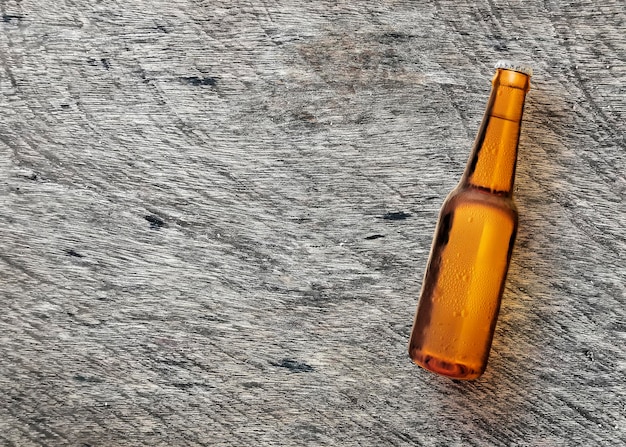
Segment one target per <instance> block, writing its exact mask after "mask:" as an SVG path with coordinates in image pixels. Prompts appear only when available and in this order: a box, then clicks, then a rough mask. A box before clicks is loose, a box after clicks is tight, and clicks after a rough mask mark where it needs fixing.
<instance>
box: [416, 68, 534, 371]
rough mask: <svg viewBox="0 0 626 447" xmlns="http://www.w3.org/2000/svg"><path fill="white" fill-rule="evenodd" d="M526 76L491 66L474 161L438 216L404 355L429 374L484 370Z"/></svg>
mask: <svg viewBox="0 0 626 447" xmlns="http://www.w3.org/2000/svg"><path fill="white" fill-rule="evenodd" d="M530 75H531V72H530V69H526V68H523V67H519V66H516V65H514V64H510V63H506V62H502V63H498V64H497V65H496V74H495V76H494V77H493V80H492V91H491V96H490V98H489V102H488V104H487V110H486V112H485V116H484V118H483V121H482V124H481V126H480V130H479V132H478V136H477V137H476V141H475V143H474V148H473V150H472V154H471V156H470V158H469V161H468V163H467V168H466V169H465V173H464V174H463V177H462V178H461V181H460V182H459V184H458V186H457V187H456V188H455V189H454V190H453V191H452V192H451V193H450V194H449V195H448V197H447V198H446V200H445V202H444V204H443V207H442V209H441V212H440V215H439V222H438V224H437V228H436V230H435V237H434V240H433V245H432V248H431V252H430V258H429V261H428V266H427V268H426V274H425V276H424V282H423V284H422V291H421V296H420V299H419V303H418V306H417V313H416V315H415V322H414V324H413V330H412V332H411V338H410V341H409V355H410V356H411V358H412V359H413V361H414V362H415V363H417V364H418V365H420V366H421V367H423V368H425V369H428V370H430V371H432V372H435V373H438V374H441V375H444V376H448V377H452V378H455V379H468V380H469V379H475V378H477V377H479V376H480V375H481V374H482V373H483V372H484V371H485V368H486V366H487V359H488V357H489V350H490V348H491V341H492V338H493V332H494V329H495V325H496V320H497V317H498V312H499V310H500V300H501V297H502V292H503V290H504V280H505V278H506V274H507V270H508V268H509V261H510V258H511V251H512V248H513V242H514V240H515V235H516V232H517V209H516V207H515V204H514V203H513V198H512V192H513V179H514V177H515V165H516V160H517V145H518V140H519V134H520V128H521V121H522V113H523V109H524V99H525V97H526V93H527V92H528V89H529V87H530Z"/></svg>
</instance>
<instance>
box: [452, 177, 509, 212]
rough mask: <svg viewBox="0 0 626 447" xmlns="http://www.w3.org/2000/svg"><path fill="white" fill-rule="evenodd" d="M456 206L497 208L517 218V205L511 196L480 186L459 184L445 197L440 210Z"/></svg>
mask: <svg viewBox="0 0 626 447" xmlns="http://www.w3.org/2000/svg"><path fill="white" fill-rule="evenodd" d="M458 206H472V207H485V208H492V209H498V210H500V211H503V212H505V213H507V214H509V215H511V216H512V217H514V218H515V219H517V206H516V205H515V202H514V201H513V198H512V197H511V196H506V195H499V194H493V193H491V192H489V191H485V190H483V189H480V188H474V187H471V186H464V185H459V186H457V187H456V188H455V189H453V190H452V191H451V192H450V193H449V194H448V196H447V197H446V199H445V201H444V203H443V206H442V212H444V211H445V210H447V211H450V210H451V209H452V208H456V207H458Z"/></svg>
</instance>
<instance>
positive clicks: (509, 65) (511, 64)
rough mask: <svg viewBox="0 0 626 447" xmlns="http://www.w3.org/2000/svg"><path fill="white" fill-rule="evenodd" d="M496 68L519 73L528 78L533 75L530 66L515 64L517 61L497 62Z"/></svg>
mask: <svg viewBox="0 0 626 447" xmlns="http://www.w3.org/2000/svg"><path fill="white" fill-rule="evenodd" d="M494 68H496V69H498V68H501V69H503V70H512V71H517V72H518V73H523V74H525V75H528V76H532V75H533V69H532V68H531V67H530V66H529V65H524V64H520V63H519V62H515V61H509V60H500V61H498V62H496V65H495V67H494Z"/></svg>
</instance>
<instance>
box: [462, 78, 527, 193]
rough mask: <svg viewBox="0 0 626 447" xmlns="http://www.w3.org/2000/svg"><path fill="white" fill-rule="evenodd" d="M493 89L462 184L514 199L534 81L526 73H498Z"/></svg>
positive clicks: (493, 82)
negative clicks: (526, 104)
mask: <svg viewBox="0 0 626 447" xmlns="http://www.w3.org/2000/svg"><path fill="white" fill-rule="evenodd" d="M492 85H493V87H492V90H491V96H490V97H489V103H488V104H487V110H486V112H485V116H484V118H483V121H482V124H481V126H480V130H479V131H478V136H477V137H476V141H475V143H474V148H473V149H472V155H471V156H470V158H469V160H468V163H467V168H466V169H465V173H464V175H463V179H462V180H461V184H462V185H463V186H466V187H473V188H478V189H481V190H483V191H486V192H490V193H493V194H498V195H504V196H511V195H512V193H513V181H514V178H515V165H516V162H517V145H518V142H519V134H520V129H521V122H522V113H523V111H524V99H525V97H526V93H527V92H528V89H529V88H530V78H529V76H528V75H526V74H524V73H519V72H516V71H512V70H505V69H498V70H497V72H496V74H495V76H494V77H493V80H492Z"/></svg>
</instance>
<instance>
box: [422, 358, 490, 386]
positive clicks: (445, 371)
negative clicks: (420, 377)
mask: <svg viewBox="0 0 626 447" xmlns="http://www.w3.org/2000/svg"><path fill="white" fill-rule="evenodd" d="M411 359H412V360H413V362H414V363H415V364H416V365H418V366H420V367H422V368H424V369H426V370H428V371H430V372H433V373H435V374H439V375H440V376H445V377H449V378H451V379H455V380H474V379H477V378H478V377H480V376H481V375H482V373H483V370H480V369H477V368H473V367H471V366H469V365H467V364H464V363H457V362H451V361H447V360H443V359H439V358H436V357H433V356H432V355H426V354H423V353H415V352H412V353H411Z"/></svg>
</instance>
